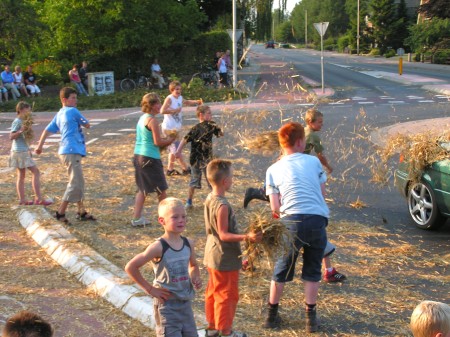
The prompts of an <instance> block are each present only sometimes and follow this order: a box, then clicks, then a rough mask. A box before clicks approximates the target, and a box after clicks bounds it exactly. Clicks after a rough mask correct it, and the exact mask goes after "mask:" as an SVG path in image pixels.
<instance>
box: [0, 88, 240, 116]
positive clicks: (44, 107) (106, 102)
mask: <svg viewBox="0 0 450 337" xmlns="http://www.w3.org/2000/svg"><path fill="white" fill-rule="evenodd" d="M151 91H152V92H156V93H157V94H159V96H160V97H161V101H163V100H164V98H165V97H166V96H167V95H168V94H169V90H168V89H152V90H151ZM147 92H149V91H147V90H145V89H138V90H133V91H129V92H122V91H117V92H115V93H114V94H111V95H104V96H90V97H85V96H78V108H79V109H80V110H101V109H118V108H129V107H136V106H139V105H140V102H141V99H142V96H144V95H145V94H146V93H147ZM247 96H248V95H247V94H245V93H240V92H237V91H235V90H233V89H211V88H208V87H205V86H203V85H192V86H191V87H187V86H186V85H185V84H183V97H184V98H185V99H199V98H202V99H203V101H204V102H205V103H208V102H221V101H226V100H235V99H241V98H246V97H247ZM23 100H24V101H27V102H29V103H30V104H32V105H33V111H58V110H59V109H60V108H61V102H60V100H59V97H58V93H54V94H50V93H45V94H44V95H43V96H40V97H34V98H23ZM17 102H18V101H13V100H12V99H10V100H9V101H8V102H3V103H0V112H14V111H15V106H16V104H17Z"/></svg>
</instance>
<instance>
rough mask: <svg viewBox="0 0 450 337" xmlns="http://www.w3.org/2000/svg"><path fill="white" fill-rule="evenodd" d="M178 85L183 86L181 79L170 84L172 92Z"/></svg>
mask: <svg viewBox="0 0 450 337" xmlns="http://www.w3.org/2000/svg"><path fill="white" fill-rule="evenodd" d="M176 87H181V82H180V81H172V82H170V84H169V91H170V92H172V91H174V90H175V88H176Z"/></svg>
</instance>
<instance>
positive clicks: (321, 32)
mask: <svg viewBox="0 0 450 337" xmlns="http://www.w3.org/2000/svg"><path fill="white" fill-rule="evenodd" d="M328 24H329V22H319V23H315V24H314V27H315V28H316V30H317V31H318V32H319V35H320V37H322V36H324V35H325V32H326V31H327V28H328Z"/></svg>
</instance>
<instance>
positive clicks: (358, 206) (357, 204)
mask: <svg viewBox="0 0 450 337" xmlns="http://www.w3.org/2000/svg"><path fill="white" fill-rule="evenodd" d="M350 206H351V207H353V208H356V209H361V208H364V207H367V204H365V203H364V202H362V201H361V200H359V197H358V199H356V201H353V202H351V203H350Z"/></svg>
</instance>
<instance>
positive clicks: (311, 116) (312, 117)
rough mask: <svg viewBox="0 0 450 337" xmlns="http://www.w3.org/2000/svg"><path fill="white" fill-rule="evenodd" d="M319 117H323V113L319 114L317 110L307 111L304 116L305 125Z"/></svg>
mask: <svg viewBox="0 0 450 337" xmlns="http://www.w3.org/2000/svg"><path fill="white" fill-rule="evenodd" d="M319 117H323V113H321V112H320V111H319V110H317V109H308V111H306V114H305V121H306V123H314V122H315V121H316V120H317V118H319Z"/></svg>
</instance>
